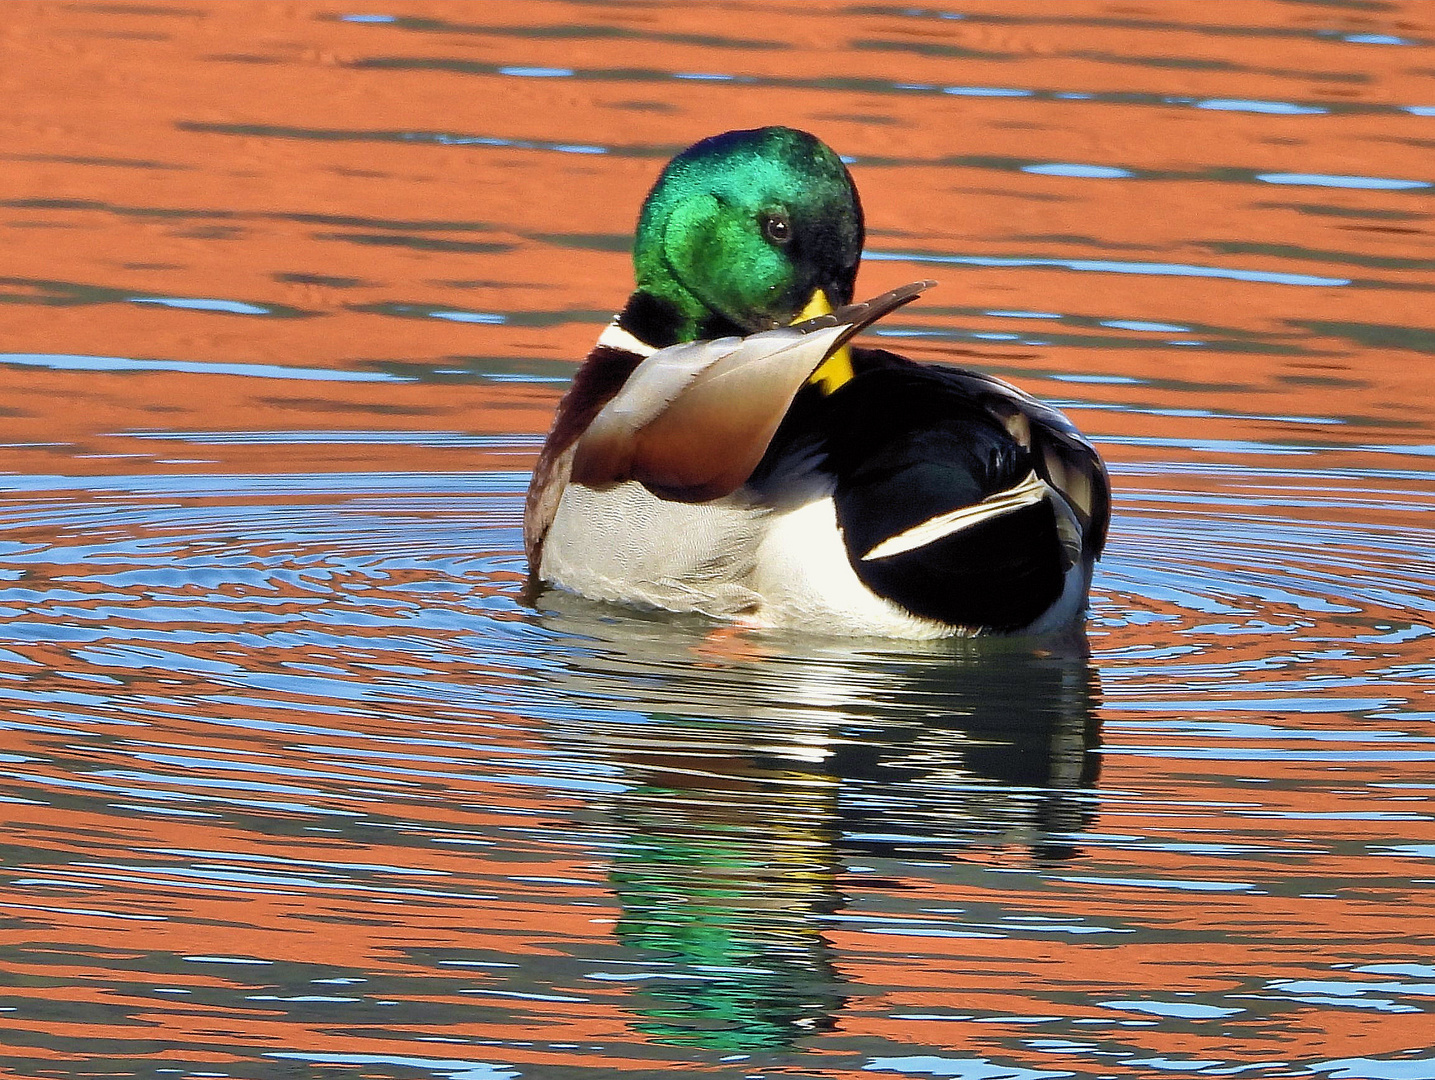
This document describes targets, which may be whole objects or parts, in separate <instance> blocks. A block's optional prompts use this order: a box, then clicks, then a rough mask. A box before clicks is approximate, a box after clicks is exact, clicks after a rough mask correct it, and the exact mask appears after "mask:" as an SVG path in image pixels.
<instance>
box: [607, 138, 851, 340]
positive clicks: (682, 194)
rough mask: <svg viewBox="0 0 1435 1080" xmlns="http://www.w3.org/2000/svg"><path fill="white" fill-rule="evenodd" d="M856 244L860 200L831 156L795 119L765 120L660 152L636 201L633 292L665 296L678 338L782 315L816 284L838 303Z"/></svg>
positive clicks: (776, 322) (777, 321) (741, 329)
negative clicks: (671, 153)
mask: <svg viewBox="0 0 1435 1080" xmlns="http://www.w3.org/2000/svg"><path fill="white" fill-rule="evenodd" d="M861 254H862V205H861V203H860V202H859V201H858V199H857V188H856V187H855V185H854V184H853V183H852V177H851V176H850V175H849V174H848V172H847V168H846V166H844V165H843V164H842V161H841V159H840V158H838V156H837V155H836V154H835V153H833V152H832V150H831V149H829V148H828V147H827V146H825V145H823V143H822V142H820V141H819V140H818V139H816V138H814V137H813V136H811V135H809V134H807V133H806V132H805V131H796V130H793V129H792V128H785V127H768V128H757V129H755V130H752V131H729V132H727V133H725V134H723V135H714V136H713V137H712V138H710V139H704V140H703V141H702V142H699V143H696V144H694V145H693V146H690V147H689V148H688V149H687V150H684V151H683V152H682V153H681V154H679V155H678V156H677V157H675V158H674V159H673V160H672V161H670V162H669V163H668V165H667V167H666V168H665V169H664V170H663V174H662V176H660V177H659V178H658V182H657V184H656V185H655V186H654V187H653V190H652V191H651V192H650V193H649V194H648V198H647V200H646V201H645V202H644V203H643V211H642V214H641V215H640V217H639V219H638V234H637V239H636V243H635V246H634V251H633V262H634V265H635V269H636V271H637V282H638V292H639V294H646V296H647V297H651V298H655V299H656V300H658V301H660V302H666V303H662V304H660V305H659V306H661V307H663V308H665V309H666V308H667V307H668V306H669V305H670V306H671V308H672V309H673V311H672V312H671V313H670V314H672V315H675V316H676V322H677V326H676V327H675V328H673V329H672V331H671V333H672V334H673V335H674V336H673V340H674V341H684V340H692V339H695V338H707V337H718V336H722V335H724V334H733V333H751V332H752V331H755V330H766V329H770V328H772V327H774V326H780V325H785V324H786V323H789V322H791V321H792V320H793V319H794V318H795V317H796V316H797V315H798V314H799V313H800V312H802V311H803V310H804V309H805V308H807V306H808V304H809V301H811V300H812V297H813V293H814V291H816V290H818V289H820V290H822V291H823V292H824V293H825V294H826V297H827V300H828V302H829V303H830V304H831V305H832V306H834V307H837V306H840V305H842V304H845V303H848V302H850V301H851V299H852V286H853V280H854V278H855V277H856V275H857V262H858V259H859V258H860V257H861ZM662 336H665V337H666V336H668V335H667V334H664V335H662ZM653 344H669V342H665V341H655V342H653Z"/></svg>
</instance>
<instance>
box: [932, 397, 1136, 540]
mask: <svg viewBox="0 0 1435 1080" xmlns="http://www.w3.org/2000/svg"><path fill="white" fill-rule="evenodd" d="M944 375H945V377H946V378H947V380H948V381H949V382H950V383H951V384H952V385H955V386H960V387H961V388H962V389H963V390H964V392H965V393H967V394H968V395H970V396H971V397H972V399H973V400H975V401H977V402H979V403H980V404H981V405H982V407H983V408H985V409H986V410H987V412H989V413H991V414H992V415H993V416H995V417H997V418H998V419H1000V420H1001V421H1002V424H1003V426H1004V427H1005V428H1006V429H1007V431H1008V432H1009V433H1010V434H1011V436H1012V438H1013V439H1014V440H1015V441H1016V442H1017V444H1018V445H1020V446H1022V447H1023V448H1025V449H1028V450H1029V451H1030V452H1031V455H1032V459H1033V460H1032V466H1033V468H1034V469H1035V471H1036V473H1037V475H1038V476H1039V477H1041V479H1042V480H1043V481H1044V482H1045V483H1047V484H1048V485H1049V486H1050V487H1051V488H1053V489H1054V490H1055V491H1056V492H1057V493H1058V494H1059V495H1060V496H1061V497H1062V498H1063V499H1065V500H1066V502H1067V504H1068V505H1069V506H1070V507H1071V510H1072V512H1073V513H1074V514H1075V516H1076V519H1077V522H1078V524H1079V526H1080V529H1081V533H1082V537H1083V548H1084V550H1085V553H1086V554H1089V555H1090V557H1091V558H1096V557H1098V556H1099V555H1100V554H1101V551H1102V549H1103V548H1104V547H1105V545H1106V527H1107V523H1108V521H1109V519H1110V517H1111V481H1110V478H1109V476H1108V475H1107V472H1106V464H1105V462H1103V461H1102V460H1101V455H1100V454H1098V453H1097V452H1096V448H1095V447H1094V446H1092V445H1091V443H1090V442H1089V441H1087V439H1086V437H1085V436H1084V435H1082V434H1081V432H1080V431H1078V430H1077V428H1076V425H1074V424H1073V423H1072V422H1071V421H1070V420H1068V419H1067V418H1066V416H1065V415H1064V414H1063V413H1062V412H1060V411H1059V410H1057V409H1054V408H1053V407H1052V406H1050V405H1048V404H1046V403H1045V402H1044V401H1041V400H1039V399H1037V398H1034V397H1032V396H1031V395H1030V394H1028V393H1026V392H1025V391H1022V390H1019V389H1017V388H1016V387H1015V386H1012V385H1011V383H1008V382H1005V381H1004V380H1002V379H998V378H997V377H996V376H994V375H985V374H982V373H981V372H977V371H966V370H961V369H945V371H944Z"/></svg>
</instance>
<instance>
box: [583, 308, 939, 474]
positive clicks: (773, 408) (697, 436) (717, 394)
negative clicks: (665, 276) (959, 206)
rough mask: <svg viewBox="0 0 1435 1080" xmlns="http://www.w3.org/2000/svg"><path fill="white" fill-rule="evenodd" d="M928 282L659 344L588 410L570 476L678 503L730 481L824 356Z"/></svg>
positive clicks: (757, 454) (751, 463)
mask: <svg viewBox="0 0 1435 1080" xmlns="http://www.w3.org/2000/svg"><path fill="white" fill-rule="evenodd" d="M932 284H933V283H932V282H929V281H923V282H915V283H913V284H911V285H907V286H904V287H903V288H900V289H894V290H893V291H891V292H889V293H884V294H883V295H881V296H878V297H876V298H874V299H872V300H869V301H867V302H865V303H862V304H853V305H851V306H849V307H844V308H840V309H838V310H837V311H835V312H833V313H832V314H830V315H824V316H821V317H820V318H816V319H811V320H809V321H807V322H804V323H798V324H797V325H795V326H790V327H783V328H781V329H776V330H767V331H763V332H760V333H757V334H752V335H749V336H747V337H742V338H737V337H730V338H719V339H717V340H715V341H696V342H691V343H687V344H682V345H674V346H672V347H671V348H667V349H662V350H659V351H658V352H656V353H654V354H653V355H652V356H650V357H648V358H647V359H646V360H644V361H643V362H642V363H641V364H640V365H638V367H637V368H636V370H634V371H633V373H632V375H631V376H630V377H629V378H628V380H627V382H625V383H624V384H623V387H622V389H621V390H619V391H618V393H617V394H615V395H614V396H613V398H612V400H610V401H609V402H608V403H607V404H606V405H605V406H604V407H603V408H602V410H601V411H600V412H599V413H598V414H597V416H595V417H594V418H593V421H592V423H591V424H589V426H588V429H587V430H586V431H585V432H584V433H583V436H582V437H581V438H580V439H579V440H578V442H577V445H576V447H575V449H574V455H573V465H572V473H571V479H572V480H573V481H574V482H577V483H581V484H584V485H587V486H589V487H601V486H604V485H608V484H613V483H618V482H620V481H623V480H637V481H639V482H640V483H642V484H643V485H645V486H646V487H647V488H649V489H650V490H651V491H653V492H654V493H655V494H657V495H659V496H661V497H663V498H666V499H671V500H674V501H681V502H704V501H707V500H711V499H716V498H720V497H721V496H723V495H727V494H729V493H730V492H733V491H735V490H737V488H739V487H740V486H742V484H743V483H744V482H745V481H746V480H747V478H748V477H749V476H750V475H751V474H752V471H753V469H754V468H755V467H756V466H757V464H758V462H759V461H761V460H762V457H763V455H764V453H766V451H767V448H768V444H769V443H770V442H771V441H772V437H773V434H774V433H775V432H776V431H777V429H778V426H779V425H780V424H781V423H782V419H783V417H784V416H785V415H786V414H787V411H788V407H789V406H790V405H791V404H792V400H793V397H794V396H795V395H796V394H797V392H798V390H799V389H801V387H802V385H803V383H804V382H805V381H806V379H807V377H808V376H809V375H811V374H812V372H813V371H814V370H815V369H816V368H817V367H818V366H819V365H820V364H821V363H822V362H823V360H825V359H826V358H827V357H828V356H830V355H831V354H832V353H833V352H835V351H836V350H837V349H839V348H841V347H842V345H843V344H845V343H846V341H847V340H848V339H849V338H850V337H852V335H853V334H856V333H857V332H858V331H859V330H861V329H862V328H863V327H865V326H867V325H869V324H870V323H872V322H875V321H876V320H877V319H880V318H881V317H882V316H883V315H886V314H887V313H888V312H890V311H893V310H895V309H896V308H898V307H900V306H901V305H903V304H905V303H907V302H909V301H911V300H913V299H915V298H916V297H917V296H918V295H919V294H920V293H921V292H922V291H923V290H924V289H926V288H928V287H930V286H931V285H932Z"/></svg>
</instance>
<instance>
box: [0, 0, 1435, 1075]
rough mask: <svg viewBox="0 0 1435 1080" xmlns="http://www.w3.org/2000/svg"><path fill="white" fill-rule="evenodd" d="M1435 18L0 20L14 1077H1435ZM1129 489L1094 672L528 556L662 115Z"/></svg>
mask: <svg viewBox="0 0 1435 1080" xmlns="http://www.w3.org/2000/svg"><path fill="white" fill-rule="evenodd" d="M1432 44H1435V19H1432V11H1431V8H1430V7H1429V6H1427V5H1426V4H1423V3H1417V2H1414V0H1409V2H1404V3H1396V2H1383V0H1370V2H1355V0H1352V2H1348V3H1316V2H1308V3H1302V2H1275V0H1271V2H1250V3H1247V2H1240V3H1237V2H1228V3H1221V4H1212V3H1202V4H1198V3H1178V2H1163V3H1159V4H1158V3H1150V2H1144V3H1127V4H1120V3H1098V2H1094V0H1092V2H1087V0H1081V2H1076V0H1071V2H1063V3H1061V4H1055V3H1035V2H1015V0H1013V2H1003V3H995V2H961V3H933V4H930V5H927V6H910V5H903V4H815V3H814V4H802V5H797V4H770V3H769V4H764V3H757V2H752V3H727V4H720V5H719V4H713V5H661V4H646V3H641V4H622V3H563V2H548V3H509V4H472V3H465V4H458V3H451V4H439V3H418V2H410V0H395V2H393V3H388V4H379V3H377V2H371V0H355V2H354V3H352V4H349V5H348V6H347V7H346V6H343V5H338V6H336V5H333V4H330V3H327V2H325V3H318V2H316V3H311V4H294V5H270V4H250V3H223V4H221V3H214V2H205V0H194V2H188V3H183V4H181V3H166V4H119V3H83V4H69V5H58V4H39V3H22V2H11V3H7V4H5V5H3V10H0V49H3V50H4V54H5V56H4V60H3V63H0V80H3V86H4V90H5V94H4V100H5V105H4V106H0V121H3V130H4V133H5V137H4V139H3V141H0V227H3V228H4V229H5V231H6V244H5V251H6V258H5V266H4V271H3V276H0V380H3V385H4V394H3V396H0V431H3V432H4V434H3V436H0V442H3V445H0V492H3V494H0V732H3V735H0V772H3V776H4V778H5V783H4V786H3V789H0V800H3V803H4V807H5V813H6V822H7V828H6V830H5V834H6V838H5V857H4V861H3V875H0V1065H3V1066H4V1068H5V1071H6V1073H7V1075H16V1076H33V1077H59V1076H65V1077H69V1076H80V1075H84V1076H146V1077H147V1076H160V1075H165V1076H176V1075H177V1076H193V1077H214V1076H228V1077H253V1078H269V1077H296V1078H302V1077H311V1076H312V1077H323V1076H337V1075H358V1076H368V1077H392V1078H409V1077H439V1078H453V1080H491V1078H493V1080H498V1078H501V1080H509V1078H518V1077H569V1076H634V1077H639V1076H652V1077H657V1076H667V1075H670V1074H672V1073H674V1072H688V1073H701V1074H703V1075H712V1076H723V1077H732V1078H734V1080H736V1078H749V1077H752V1078H755V1077H768V1076H771V1077H776V1076H788V1077H824V1078H834V1080H840V1078H844V1077H853V1078H855V1077H858V1076H869V1075H875V1076H908V1077H962V1078H969V1080H1039V1078H1043V1077H1058V1076H1111V1077H1115V1076H1121V1077H1127V1076H1146V1077H1154V1076H1183V1075H1209V1076H1249V1077H1330V1078H1347V1077H1353V1078H1371V1080H1388V1078H1390V1080H1393V1078H1431V1077H1435V1051H1432V1046H1435V1023H1432V1016H1433V1015H1435V938H1432V935H1431V932H1430V930H1429V927H1430V925H1431V924H1430V923H1427V922H1426V920H1427V919H1431V918H1435V904H1432V902H1431V895H1432V893H1431V888H1430V887H1431V885H1432V884H1435V817H1432V796H1435V790H1432V789H1435V780H1432V779H1431V777H1432V775H1435V773H1432V767H1431V763H1432V762H1435V726H1432V721H1435V704H1432V698H1431V694H1432V691H1435V662H1432V655H1435V651H1432V650H1435V629H1433V628H1435V529H1432V527H1431V522H1432V520H1435V517H1432V513H1431V512H1432V510H1435V484H1432V479H1435V463H1432V456H1435V420H1432V405H1435V376H1432V374H1431V357H1432V354H1435V320H1432V317H1431V311H1432V310H1435V309H1432V306H1431V299H1430V294H1431V292H1432V291H1435V257H1432V251H1435V248H1432V244H1431V236H1432V228H1431V221H1432V214H1435V202H1432V196H1435V187H1432V183H1435V170H1432V167H1431V158H1430V149H1431V148H1432V146H1435V128H1432V123H1435V120H1433V119H1432V118H1435V90H1432V87H1435V83H1432V81H1431V76H1432V74H1435V55H1432ZM771 122H786V123H791V124H795V125H797V126H801V127H805V128H808V129H810V130H813V131H814V132H816V133H818V134H819V135H821V136H822V137H823V138H824V139H826V140H827V141H828V142H830V143H831V144H833V145H834V146H836V147H837V148H838V149H839V150H841V151H842V152H843V153H844V154H846V155H848V156H849V158H850V161H851V167H852V170H853V173H854V176H855V177H856V179H857V182H858V185H859V186H860V188H861V190H862V192H863V198H864V203H865V206H866V210H867V218H868V224H869V250H868V253H867V261H866V269H865V270H864V272H863V275H862V281H861V282H860V283H859V291H861V292H863V293H864V294H871V293H875V292H878V291H880V290H882V289H885V288H888V287H890V286H892V285H895V284H898V283H900V282H903V281H907V280H911V279H913V278H916V277H926V276H931V277H936V278H939V279H941V281H942V287H941V288H940V289H937V290H934V291H933V292H932V293H930V294H929V295H928V296H927V297H925V298H924V299H923V302H922V303H919V304H917V305H913V306H912V307H909V308H906V309H904V310H903V311H902V312H900V313H899V314H898V315H896V316H894V317H893V318H891V319H889V320H887V321H886V322H884V323H883V327H884V329H883V330H881V331H880V332H879V333H880V334H881V335H883V336H886V337H887V338H889V339H893V340H889V341H887V342H885V344H888V345H890V346H894V347H900V348H902V349H904V350H906V351H909V352H911V353H912V354H914V355H917V356H920V357H922V358H924V359H928V360H936V361H951V362H956V363H961V364H964V365H969V366H976V367H980V368H982V369H985V370H988V371H992V372H994V373H996V374H999V375H1002V376H1003V377H1006V378H1009V379H1012V380H1014V381H1016V382H1018V383H1019V384H1021V385H1022V386H1023V387H1025V388H1027V389H1029V390H1031V391H1033V392H1035V393H1038V394H1040V395H1042V396H1044V397H1046V398H1048V399H1050V400H1053V401H1055V402H1057V403H1058V404H1060V405H1061V406H1062V407H1063V408H1065V409H1066V410H1068V411H1069V413H1070V414H1071V415H1072V417H1073V418H1074V419H1075V420H1077V422H1078V423H1079V424H1081V426H1082V427H1083V429H1084V430H1086V431H1087V432H1089V433H1090V434H1091V435H1092V436H1093V438H1094V439H1095V440H1096V442H1097V443H1098V444H1099V445H1100V447H1101V449H1102V451H1103V453H1104V454H1105V455H1106V456H1107V458H1108V460H1109V461H1110V463H1111V466H1112V472H1113V477H1114V483H1115V487H1116V500H1117V501H1116V512H1115V517H1114V520H1113V524H1112V539H1111V544H1110V548H1109V551H1108V554H1107V556H1106V558H1105V559H1104V561H1103V562H1102V563H1101V564H1100V566H1099V568H1098V573H1097V578H1096V583H1095V587H1094V591H1093V602H1092V611H1091V617H1090V621H1089V627H1088V631H1089V632H1088V635H1087V638H1088V644H1089V648H1088V649H1079V648H1073V649H1072V650H1071V651H1070V652H1069V653H1068V654H1060V653H1053V652H1049V651H1035V650H1034V649H1033V647H1032V646H1031V645H1029V644H1023V643H1022V642H1020V641H1009V642H1002V641H975V642H965V643H956V644H953V643H948V644H944V645H940V646H912V645H909V644H903V645H901V646H900V647H898V646H895V645H890V644H883V643H881V642H856V643H854V642H848V641H832V640H828V639H824V638H821V637H812V638H803V637H800V636H796V635H751V634H738V633H731V632H727V631H725V630H723V629H721V628H717V627H714V626H713V625H712V624H710V623H707V622H705V621H704V620H702V619H700V618H696V617H693V618H686V617H684V618H677V617H670V616H660V615H653V614H644V613H635V612H631V611H626V610H622V609H617V608H611V607H605V606H602V605H597V604H591V603H588V602H585V601H581V600H577V599H573V598H569V597H565V596H562V595H558V594H553V593H549V594H545V595H543V596H541V597H540V598H538V599H537V601H533V602H531V601H529V600H526V599H525V598H524V597H523V595H522V578H523V563H522V555H521V541H520V535H519V533H520V513H521V498H522V493H523V490H524V487H525V485H526V482H527V470H528V469H529V467H530V466H531V464H532V461H533V459H534V457H535V455H536V452H537V448H538V446H539V445H540V443H541V438H542V433H543V432H544V431H545V430H546V428H547V423H548V419H549V417H550V415H551V412H552V408H553V406H554V404H555V403H556V400H557V397H558V395H559V393H560V392H561V390H562V388H563V385H564V384H565V382H566V380H567V378H568V377H569V375H570V374H571V372H572V370H573V361H575V360H576V359H577V358H579V357H581V356H582V355H583V353H584V352H585V351H586V350H587V348H588V346H589V344H590V342H591V341H592V339H593V338H594V337H595V336H596V334H597V332H598V330H599V328H600V327H601V325H602V324H603V323H604V322H606V321H607V319H608V318H609V316H610V314H611V312H612V311H613V310H615V309H616V308H617V307H618V306H620V305H621V303H622V301H623V299H624V298H625V296H626V292H627V285H626V282H627V281H629V280H630V276H629V271H628V268H627V243H628V237H629V234H630V229H631V223H632V220H633V217H634V214H635V212H636V208H637V206H638V203H639V202H640V200H641V198H642V195H643V193H644V191H645V190H646V188H647V186H648V184H649V183H650V182H651V180H652V179H653V177H654V176H655V174H656V172H657V170H658V168H659V167H660V165H661V163H662V161H663V160H665V159H666V158H667V157H668V156H670V155H671V154H672V153H674V152H675V151H677V150H678V149H680V148H682V147H683V146H685V145H687V144H688V143H689V142H691V141H693V140H694V139H696V138H698V137H700V136H702V135H705V134H709V133H712V132H715V131H719V130H722V129H725V128H732V127H741V126H753V125H757V124H762V123H771Z"/></svg>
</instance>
